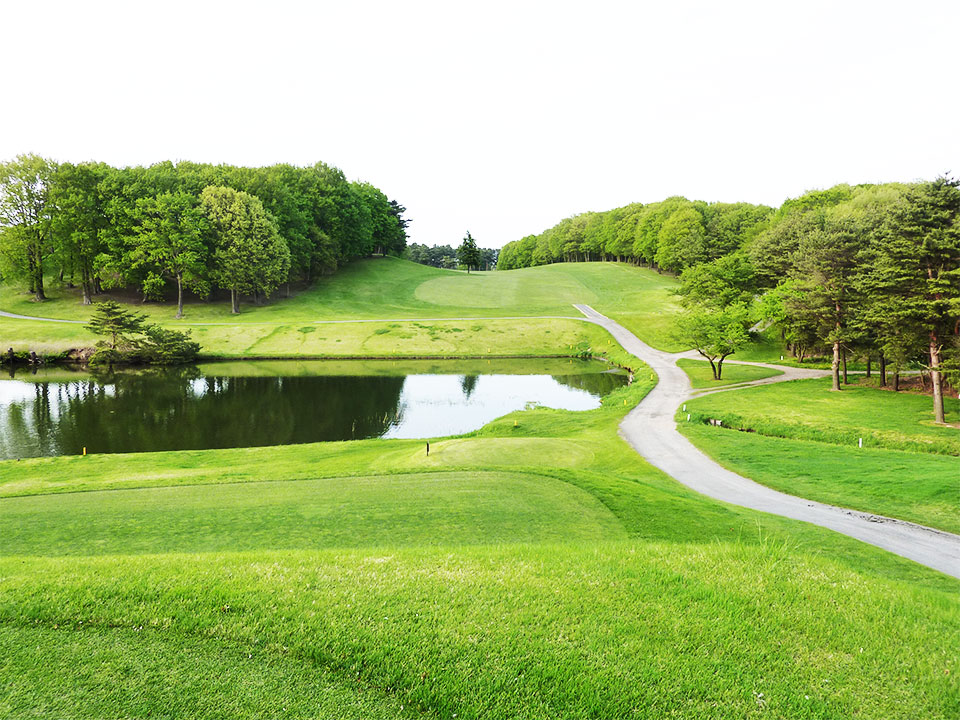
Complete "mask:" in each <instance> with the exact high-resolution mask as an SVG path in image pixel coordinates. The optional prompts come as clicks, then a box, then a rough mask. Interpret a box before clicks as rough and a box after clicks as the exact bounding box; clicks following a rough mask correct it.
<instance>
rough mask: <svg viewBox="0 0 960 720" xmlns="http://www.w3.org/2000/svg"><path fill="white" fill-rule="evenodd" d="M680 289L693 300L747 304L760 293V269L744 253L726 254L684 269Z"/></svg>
mask: <svg viewBox="0 0 960 720" xmlns="http://www.w3.org/2000/svg"><path fill="white" fill-rule="evenodd" d="M678 292H679V294H680V295H681V296H682V297H684V298H687V299H688V300H690V301H692V302H698V303H713V304H715V305H719V306H721V307H722V306H726V305H731V304H733V303H735V302H741V303H743V304H745V305H746V304H749V303H750V302H751V301H752V300H753V297H754V295H755V294H756V292H757V280H756V272H755V271H754V269H753V265H752V264H751V263H750V260H749V258H747V257H746V255H744V254H743V253H736V254H734V255H724V256H723V257H719V258H717V259H716V260H714V261H713V262H708V263H702V264H700V265H694V266H693V267H690V268H687V269H686V270H684V271H683V274H682V275H681V276H680V288H679V289H678Z"/></svg>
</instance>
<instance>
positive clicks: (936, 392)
mask: <svg viewBox="0 0 960 720" xmlns="http://www.w3.org/2000/svg"><path fill="white" fill-rule="evenodd" d="M608 259H617V260H622V261H627V262H633V263H644V264H647V265H650V266H652V267H654V268H657V269H658V270H661V271H670V272H674V273H677V274H679V277H680V288H679V290H678V292H679V294H680V296H681V300H682V304H683V306H684V311H683V313H682V314H681V316H680V318H679V319H678V336H679V339H681V340H682V341H683V342H684V343H686V344H687V345H689V346H691V347H694V348H696V349H697V350H698V351H699V352H700V353H701V354H702V355H703V356H704V357H706V358H707V359H708V360H709V361H710V364H711V367H712V368H713V370H714V376H715V377H719V375H720V373H721V372H722V367H723V359H724V358H725V357H727V356H729V355H731V354H733V353H734V352H735V351H736V350H737V349H739V348H741V347H743V345H745V344H746V343H747V342H748V341H749V339H750V334H751V331H752V330H757V329H761V328H763V329H768V332H769V331H773V332H779V335H780V338H781V339H782V340H783V341H784V342H785V343H786V344H787V347H788V349H789V351H791V352H792V353H793V354H794V356H795V357H796V358H797V359H799V360H803V359H804V358H805V357H807V356H809V355H811V354H820V353H826V354H827V355H828V356H829V357H831V360H832V369H833V387H834V389H837V390H839V389H841V375H842V376H843V382H846V364H847V357H848V355H853V356H856V357H859V358H860V359H862V360H863V361H865V362H866V363H867V369H868V372H869V371H870V368H871V363H872V362H874V361H875V362H877V363H878V365H879V371H880V383H881V385H887V381H888V378H887V374H888V367H889V368H890V369H892V371H893V373H892V374H893V386H894V389H897V388H898V387H899V383H900V373H901V371H902V370H904V369H906V368H910V367H913V368H920V369H921V371H922V374H921V381H922V382H924V383H926V382H927V379H926V378H929V383H930V388H931V389H932V393H933V397H934V410H935V417H936V419H937V421H938V422H942V421H943V397H942V393H943V380H944V377H946V379H947V380H948V381H949V383H950V384H952V385H953V386H954V387H957V386H958V385H960V183H958V182H957V181H956V180H953V179H950V178H946V177H941V178H938V179H936V180H934V181H930V182H922V183H914V184H897V183H890V184H883V185H857V186H850V185H838V186H836V187H833V188H830V189H828V190H822V191H814V192H808V193H806V194H805V195H802V196H800V197H798V198H794V199H790V200H787V201H786V202H785V203H784V204H783V205H782V206H781V207H780V208H778V209H773V208H769V207H765V206H762V205H749V204H746V203H735V204H727V203H704V202H697V201H690V200H687V199H685V198H682V197H672V198H668V199H667V200H664V201H663V202H658V203H651V204H649V205H639V204H635V205H628V206H627V207H623V208H617V209H615V210H610V211H608V212H596V213H585V214H583V215H578V216H576V217H572V218H567V219H565V220H563V221H561V222H560V223H559V224H557V225H556V226H554V227H552V228H550V229H549V230H546V231H545V232H543V233H541V234H540V235H530V236H528V237H525V238H523V239H521V240H518V241H515V242H512V243H509V244H508V245H506V246H505V247H504V248H503V249H502V250H501V251H500V262H499V269H501V270H509V269H511V268H519V267H527V266H531V265H541V264H545V263H551V262H563V261H576V260H608ZM924 376H926V377H924Z"/></svg>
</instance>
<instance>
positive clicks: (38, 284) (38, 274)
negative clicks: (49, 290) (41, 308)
mask: <svg viewBox="0 0 960 720" xmlns="http://www.w3.org/2000/svg"><path fill="white" fill-rule="evenodd" d="M30 269H31V270H32V272H33V282H32V283H31V284H32V285H33V297H34V299H35V300H37V302H41V301H43V300H46V299H47V296H46V295H45V294H44V292H43V259H42V258H40V257H33V258H31V260H30Z"/></svg>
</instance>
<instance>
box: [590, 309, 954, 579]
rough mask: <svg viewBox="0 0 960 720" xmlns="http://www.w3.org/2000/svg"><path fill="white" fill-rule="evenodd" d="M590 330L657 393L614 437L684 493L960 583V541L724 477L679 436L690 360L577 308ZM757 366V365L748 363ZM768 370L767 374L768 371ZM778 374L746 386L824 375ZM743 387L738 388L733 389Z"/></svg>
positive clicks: (808, 372) (688, 391)
mask: <svg viewBox="0 0 960 720" xmlns="http://www.w3.org/2000/svg"><path fill="white" fill-rule="evenodd" d="M575 307H576V308H577V309H578V310H579V311H580V312H582V313H583V314H584V315H585V316H586V319H587V320H588V321H589V322H592V323H594V324H596V325H599V326H601V327H603V328H605V329H606V330H607V331H609V332H610V334H611V335H613V337H614V338H616V340H617V342H619V343H620V344H621V345H622V346H623V348H624V349H625V350H626V351H627V352H629V353H631V354H633V355H636V356H637V357H638V358H640V359H641V360H643V361H644V362H645V363H646V364H647V365H649V366H650V367H651V368H652V369H653V370H654V372H656V373H657V375H658V376H659V378H660V381H659V382H658V383H657V386H656V387H655V388H654V389H653V390H651V391H650V393H649V394H648V395H647V396H646V397H645V398H644V399H643V401H642V402H641V403H640V404H639V405H637V407H635V408H634V409H633V410H632V411H631V412H630V413H629V414H628V415H627V416H626V417H625V418H624V419H623V421H622V422H621V423H620V434H621V436H622V437H623V438H624V439H625V440H626V441H627V442H628V443H630V445H631V446H632V447H633V448H634V449H635V450H636V451H637V452H638V453H640V455H642V456H643V457H644V459H646V460H647V461H648V462H649V463H650V464H651V465H654V466H656V467H658V468H660V469H661V470H663V471H664V472H666V473H667V474H668V475H671V476H672V477H674V478H675V479H676V480H678V481H679V482H681V483H683V484H684V485H686V486H687V487H689V488H692V489H693V490H696V491H697V492H699V493H702V494H703V495H707V496H709V497H712V498H714V499H716V500H721V501H723V502H727V503H731V504H733V505H740V506H743V507H747V508H751V509H753V510H760V511H762V512H768V513H773V514H775V515H783V516H784V517H789V518H793V519H794V520H802V521H804V522H809V523H813V524H814V525H821V526H823V527H826V528H830V529H831V530H835V531H837V532H840V533H843V534H844V535H849V536H850V537H854V538H857V539H858V540H862V541H864V542H867V543H870V544H871V545H876V546H877V547H880V548H883V549H884V550H889V551H890V552H893V553H896V554H897V555H901V556H903V557H905V558H909V559H911V560H914V561H916V562H918V563H921V564H922V565H926V566H928V567H931V568H933V569H935V570H939V571H940V572H943V573H946V574H947V575H952V576H953V577H957V578H960V536H958V535H954V534H952V533H948V532H944V531H941V530H935V529H933V528H928V527H924V526H922V525H915V524H913V523H909V522H904V521H902V520H896V519H893V518H888V517H883V516H879V515H872V514H870V513H864V512H859V511H857V510H850V509H847V508H841V507H836V506H834V505H825V504H823V503H819V502H814V501H812V500H804V499H803V498H799V497H795V496H793V495H787V494H786V493H782V492H778V491H776V490H773V489H771V488H768V487H766V486H765V485H760V484H759V483H755V482H754V481H753V480H748V479H747V478H745V477H742V476H740V475H737V474H736V473H734V472H731V471H729V470H727V469H726V468H724V467H722V466H720V465H719V464H718V463H716V462H714V461H713V460H711V459H710V458H709V457H707V456H706V455H705V454H704V453H702V452H701V451H700V450H698V449H697V448H696V447H694V445H693V444H692V443H691V442H690V441H689V440H687V439H686V438H685V437H684V436H683V435H681V434H680V432H679V431H678V430H677V425H676V422H675V421H674V415H675V413H676V411H677V408H678V407H679V406H680V405H681V404H682V403H683V402H684V401H685V400H687V399H689V398H690V397H691V396H692V395H693V394H694V393H693V392H692V390H691V387H690V380H689V378H687V375H686V373H685V372H684V371H683V370H681V369H680V368H679V367H677V359H678V358H681V357H690V355H689V353H666V352H662V351H660V350H655V349H653V348H652V347H650V346H649V345H647V344H646V343H644V342H642V341H641V340H640V339H639V338H637V336H636V335H634V334H633V333H631V332H630V331H629V330H627V329H626V328H624V327H623V326H622V325H620V324H618V323H616V322H614V321H613V320H611V319H610V318H608V317H605V316H604V315H601V314H600V313H598V312H597V311H596V310H594V309H593V308H591V307H590V306H589V305H576V306H575ZM751 364H759V363H751ZM769 367H773V366H769ZM777 369H778V370H783V371H784V374H783V375H779V376H776V377H773V378H764V379H763V380H758V381H756V382H755V383H751V384H763V383H771V382H782V381H784V380H796V379H800V378H810V377H823V375H824V374H825V371H822V370H808V369H801V368H788V367H779V366H777ZM736 387H743V386H742V385H738V386H732V388H736Z"/></svg>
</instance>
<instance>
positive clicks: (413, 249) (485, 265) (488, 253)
mask: <svg viewBox="0 0 960 720" xmlns="http://www.w3.org/2000/svg"><path fill="white" fill-rule="evenodd" d="M471 239H472V238H471ZM462 246H463V244H462V243H461V244H460V245H459V246H457V247H452V246H450V245H435V246H433V247H430V246H429V245H420V244H418V243H410V245H408V246H407V249H406V251H405V252H404V255H403V257H405V258H406V259H407V260H410V261H412V262H415V263H419V264H421V265H430V266H431V267H435V268H447V269H451V270H452V269H454V268H457V267H460V266H461V265H463V264H464V263H463V262H462V261H461V259H460V248H461V247H462ZM477 251H478V252H479V257H478V258H474V257H471V258H470V260H471V262H470V266H471V267H475V268H476V269H478V270H494V269H496V267H497V256H498V255H499V253H500V251H499V250H494V249H492V248H477Z"/></svg>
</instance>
